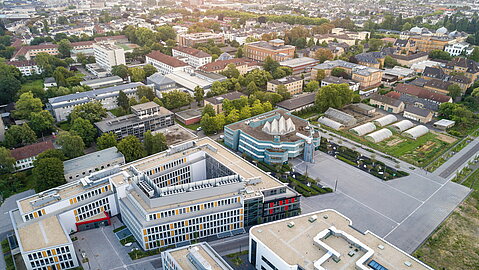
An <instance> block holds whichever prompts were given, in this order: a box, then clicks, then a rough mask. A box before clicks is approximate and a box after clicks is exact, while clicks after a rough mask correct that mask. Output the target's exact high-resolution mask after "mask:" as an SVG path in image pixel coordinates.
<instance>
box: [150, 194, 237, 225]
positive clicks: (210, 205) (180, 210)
mask: <svg viewBox="0 0 479 270" xmlns="http://www.w3.org/2000/svg"><path fill="white" fill-rule="evenodd" d="M240 200H241V199H240V197H235V198H228V199H222V200H217V201H212V202H209V203H203V204H197V205H192V206H188V207H183V208H178V209H172V210H168V211H163V212H160V213H155V214H150V215H149V216H148V217H149V220H155V219H159V218H165V217H170V216H176V215H182V214H185V213H190V212H198V211H200V210H204V209H209V208H213V207H218V206H223V205H230V204H234V203H239V202H240Z"/></svg>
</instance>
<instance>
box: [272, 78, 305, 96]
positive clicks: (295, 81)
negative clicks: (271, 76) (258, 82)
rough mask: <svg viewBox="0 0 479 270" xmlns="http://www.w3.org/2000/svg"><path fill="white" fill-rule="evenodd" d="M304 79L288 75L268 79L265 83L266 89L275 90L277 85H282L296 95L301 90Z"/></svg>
mask: <svg viewBox="0 0 479 270" xmlns="http://www.w3.org/2000/svg"><path fill="white" fill-rule="evenodd" d="M303 82H304V80H303V79H302V78H301V77H298V76H288V77H284V78H281V79H277V80H272V81H269V82H268V84H267V90H268V91H270V92H276V90H277V88H278V86H280V85H283V86H284V87H286V90H287V91H288V93H290V94H291V95H297V94H300V93H302V92H303Z"/></svg>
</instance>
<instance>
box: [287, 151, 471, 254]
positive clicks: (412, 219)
mask: <svg viewBox="0 0 479 270" xmlns="http://www.w3.org/2000/svg"><path fill="white" fill-rule="evenodd" d="M292 164H294V168H295V170H297V171H299V172H301V173H304V172H305V171H306V167H307V171H308V175H309V176H310V177H312V178H313V179H316V178H319V179H320V183H322V184H323V185H327V186H330V187H332V188H334V187H335V185H337V190H336V192H334V193H331V194H326V195H320V196H315V197H310V198H302V208H303V213H308V212H313V211H318V210H322V209H335V210H338V211H339V212H341V213H343V214H344V215H346V216H348V217H349V218H350V219H351V220H352V223H353V227H355V228H356V229H358V230H360V231H363V232H365V231H367V230H369V231H371V232H374V233H375V234H377V235H379V236H381V237H384V238H385V239H386V240H388V241H389V242H391V243H392V244H394V245H396V246H398V247H399V248H401V249H403V250H405V251H406V252H409V253H411V252H413V251H414V250H415V249H416V248H417V247H418V246H419V245H420V244H421V243H422V242H423V241H424V240H425V239H426V238H427V237H428V236H429V234H430V233H432V232H433V231H434V229H435V228H436V227H437V226H438V225H439V224H440V223H441V222H442V221H443V220H444V219H445V218H446V217H447V216H448V215H449V214H450V213H451V212H452V211H453V210H454V208H455V207H456V206H457V205H458V204H459V203H460V202H461V201H462V200H463V199H464V198H465V197H466V196H467V194H468V193H469V189H468V188H466V187H464V186H461V185H459V184H456V183H453V182H450V181H448V180H447V179H444V178H442V177H439V176H437V175H435V174H430V173H426V171H424V170H422V169H415V170H409V169H408V168H401V170H405V171H407V172H409V173H410V175H409V176H406V177H402V178H398V179H395V180H390V181H382V180H380V179H378V178H376V177H375V176H373V175H370V174H368V173H366V172H363V171H361V170H359V169H356V168H353V167H352V166H351V165H348V164H346V163H344V162H342V161H339V160H337V159H335V158H334V157H332V156H329V155H326V154H324V153H322V152H317V153H316V157H315V163H314V164H309V165H307V164H306V163H304V162H303V161H301V160H299V159H297V160H293V162H292Z"/></svg>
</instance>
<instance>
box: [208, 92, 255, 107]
mask: <svg viewBox="0 0 479 270" xmlns="http://www.w3.org/2000/svg"><path fill="white" fill-rule="evenodd" d="M243 96H244V97H248V96H246V95H245V94H243V93H241V92H238V91H234V92H229V93H226V94H223V95H219V96H215V97H210V98H206V99H205V101H208V102H209V103H211V104H214V105H217V104H221V103H223V101H224V100H225V99H228V100H235V99H239V98H241V97H243Z"/></svg>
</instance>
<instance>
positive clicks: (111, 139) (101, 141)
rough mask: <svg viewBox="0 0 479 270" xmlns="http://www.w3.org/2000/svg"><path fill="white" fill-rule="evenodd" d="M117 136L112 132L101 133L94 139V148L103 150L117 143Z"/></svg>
mask: <svg viewBox="0 0 479 270" xmlns="http://www.w3.org/2000/svg"><path fill="white" fill-rule="evenodd" d="M117 139H118V138H117V136H116V134H115V133H113V132H108V133H103V134H101V136H100V137H98V139H96V149H97V150H103V149H107V148H110V147H113V146H116V145H117Z"/></svg>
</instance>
